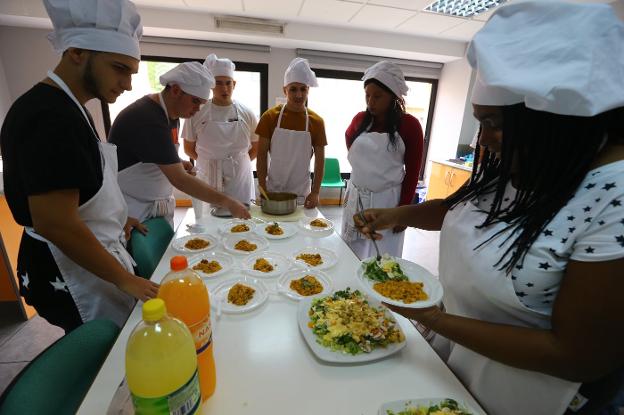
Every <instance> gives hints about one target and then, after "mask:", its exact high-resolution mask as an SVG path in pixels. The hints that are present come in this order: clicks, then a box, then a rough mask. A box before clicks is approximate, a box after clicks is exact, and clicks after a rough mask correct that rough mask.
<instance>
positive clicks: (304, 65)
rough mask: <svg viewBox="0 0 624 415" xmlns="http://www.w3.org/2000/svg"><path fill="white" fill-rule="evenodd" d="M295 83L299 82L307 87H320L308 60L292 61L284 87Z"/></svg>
mask: <svg viewBox="0 0 624 415" xmlns="http://www.w3.org/2000/svg"><path fill="white" fill-rule="evenodd" d="M293 82H299V83H300V84H306V85H307V86H318V82H317V81H316V74H315V73H314V72H313V71H312V69H310V64H309V63H308V60H307V59H303V58H295V59H293V60H292V61H290V64H289V65H288V68H286V72H285V73H284V86H286V85H288V84H292V83H293Z"/></svg>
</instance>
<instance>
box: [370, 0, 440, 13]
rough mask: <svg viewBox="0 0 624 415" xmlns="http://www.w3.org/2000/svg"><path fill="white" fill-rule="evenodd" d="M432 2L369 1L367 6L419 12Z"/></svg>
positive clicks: (420, 0) (411, 0)
mask: <svg viewBox="0 0 624 415" xmlns="http://www.w3.org/2000/svg"><path fill="white" fill-rule="evenodd" d="M432 2H433V0H369V1H368V2H367V4H370V5H373V6H387V7H395V8H399V9H406V10H413V11H420V10H423V9H424V8H425V7H427V6H428V5H429V4H430V3H432Z"/></svg>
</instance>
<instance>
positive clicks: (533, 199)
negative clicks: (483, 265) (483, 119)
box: [445, 104, 624, 273]
mask: <svg viewBox="0 0 624 415" xmlns="http://www.w3.org/2000/svg"><path fill="white" fill-rule="evenodd" d="M502 112H503V127H502V132H503V142H502V149H501V157H500V160H498V159H497V158H496V157H494V156H493V155H491V154H490V153H489V152H485V153H484V154H481V152H482V151H483V149H482V148H481V147H480V145H479V144H477V147H476V149H475V162H474V166H473V171H472V175H471V178H470V181H469V182H468V184H467V185H466V186H464V187H462V188H461V189H460V190H458V191H457V192H456V193H454V194H453V195H451V196H449V197H448V198H447V199H446V200H445V204H446V205H447V206H449V208H450V209H453V208H454V207H455V206H457V205H458V204H459V203H461V202H465V201H470V200H473V199H474V198H478V197H480V196H481V195H485V194H492V193H493V194H494V201H493V203H492V205H491V207H490V209H489V211H487V212H486V213H487V216H486V218H485V220H484V221H483V223H482V224H480V225H477V228H484V227H487V226H489V225H492V224H496V223H505V224H506V225H507V226H505V227H504V228H503V229H502V230H500V231H499V232H497V233H496V234H494V235H493V236H492V237H490V238H489V239H488V240H486V241H484V242H481V243H480V244H479V245H478V246H477V247H476V248H475V249H478V248H479V247H481V246H482V245H484V244H486V243H488V242H490V241H492V240H493V239H494V238H496V237H498V236H499V235H501V234H503V233H505V232H507V231H509V230H511V232H510V233H509V234H508V235H507V236H506V237H505V238H504V240H503V241H502V242H501V243H500V245H499V247H502V246H503V245H504V244H505V243H506V242H507V241H509V240H510V239H512V238H513V242H512V243H511V244H510V246H509V247H508V248H507V249H506V250H505V252H504V253H503V254H502V256H501V257H500V258H499V260H498V262H497V263H496V264H495V266H500V269H501V270H503V269H504V270H506V272H507V273H510V272H511V270H512V269H513V267H514V266H515V265H516V264H518V263H520V264H521V263H522V261H523V260H524V257H525V255H526V253H527V252H528V250H529V248H530V247H531V245H532V244H533V242H534V241H535V240H536V239H537V238H538V236H539V235H540V233H542V231H543V230H544V228H545V227H546V225H547V224H548V223H549V222H550V221H551V220H552V219H553V217H554V216H555V215H556V214H557V213H558V212H559V211H560V210H561V208H562V207H563V206H565V205H566V203H567V202H568V201H569V200H570V199H571V198H572V197H574V193H575V192H576V190H577V188H578V186H579V185H580V183H581V182H582V180H583V179H584V178H585V175H586V174H587V172H588V171H589V170H590V169H591V166H592V163H593V162H594V160H595V158H596V156H597V155H598V153H599V152H600V150H601V149H602V148H603V146H604V145H605V144H606V140H607V137H609V138H608V139H609V140H610V141H614V142H615V141H616V140H622V138H621V137H618V136H616V135H613V134H612V133H613V132H615V131H621V129H622V127H621V121H619V120H622V119H624V117H622V116H623V115H624V107H622V108H617V109H615V110H611V111H607V112H605V113H602V114H598V115H596V116H593V117H580V116H567V115H558V114H553V113H548V112H543V111H536V110H532V109H529V108H526V107H525V106H524V104H516V105H509V106H504V107H502ZM609 133H611V135H610V134H609ZM618 142H619V141H618ZM479 156H481V157H479ZM512 165H513V170H514V171H512ZM512 176H513V179H514V181H513V183H514V186H515V187H516V188H517V189H518V190H517V193H516V196H515V198H514V200H513V201H512V202H511V203H510V204H509V206H507V207H505V208H503V207H502V201H503V197H504V192H505V188H506V186H507V183H509V181H510V180H511V179H512Z"/></svg>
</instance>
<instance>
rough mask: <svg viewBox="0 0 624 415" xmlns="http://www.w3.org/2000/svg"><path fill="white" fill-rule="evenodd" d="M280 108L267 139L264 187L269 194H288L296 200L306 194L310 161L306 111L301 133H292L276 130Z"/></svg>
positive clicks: (306, 111) (279, 121)
mask: <svg viewBox="0 0 624 415" xmlns="http://www.w3.org/2000/svg"><path fill="white" fill-rule="evenodd" d="M284 108H286V105H282V109H281V110H280V114H279V118H278V119H277V126H276V128H275V131H274V132H273V136H271V149H270V151H269V174H268V177H267V183H266V186H267V190H268V191H269V192H290V193H296V194H297V196H299V197H306V196H308V194H310V158H311V157H312V136H311V135H310V132H309V131H308V126H309V117H308V109H307V108H305V117H306V126H305V131H295V130H286V129H284V128H280V125H281V123H282V114H283V113H284Z"/></svg>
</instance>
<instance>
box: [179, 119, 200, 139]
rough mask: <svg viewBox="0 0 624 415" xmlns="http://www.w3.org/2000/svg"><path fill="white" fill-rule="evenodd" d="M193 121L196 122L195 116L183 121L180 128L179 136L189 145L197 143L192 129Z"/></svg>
mask: <svg viewBox="0 0 624 415" xmlns="http://www.w3.org/2000/svg"><path fill="white" fill-rule="evenodd" d="M193 121H196V118H195V116H194V115H193V116H192V117H191V118H187V119H186V120H184V126H183V127H182V133H181V134H180V136H181V137H182V138H183V139H184V140H186V141H189V142H191V143H194V142H195V141H197V135H196V134H195V128H194V127H193Z"/></svg>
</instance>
